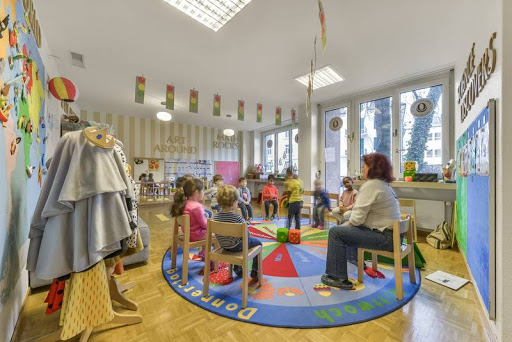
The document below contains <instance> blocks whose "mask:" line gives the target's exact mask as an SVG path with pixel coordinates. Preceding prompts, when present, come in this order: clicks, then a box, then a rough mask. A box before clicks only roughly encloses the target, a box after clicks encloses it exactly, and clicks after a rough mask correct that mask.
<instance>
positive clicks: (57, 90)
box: [48, 77, 78, 102]
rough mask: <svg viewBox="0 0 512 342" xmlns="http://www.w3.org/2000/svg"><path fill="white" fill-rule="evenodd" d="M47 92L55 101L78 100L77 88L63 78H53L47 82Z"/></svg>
mask: <svg viewBox="0 0 512 342" xmlns="http://www.w3.org/2000/svg"><path fill="white" fill-rule="evenodd" d="M48 90H50V93H51V94H52V95H53V97H55V98H56V99H57V100H61V101H65V102H74V101H76V100H77V99H78V88H77V87H76V86H75V85H74V84H73V82H71V81H70V80H68V79H67V78H64V77H55V78H52V79H51V80H50V82H48Z"/></svg>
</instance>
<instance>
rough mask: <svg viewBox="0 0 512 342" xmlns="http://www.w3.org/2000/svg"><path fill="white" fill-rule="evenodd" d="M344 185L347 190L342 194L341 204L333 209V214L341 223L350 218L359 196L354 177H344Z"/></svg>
mask: <svg viewBox="0 0 512 342" xmlns="http://www.w3.org/2000/svg"><path fill="white" fill-rule="evenodd" d="M343 186H344V187H345V190H344V191H343V193H342V194H341V196H340V206H339V208H334V209H333V210H332V215H333V216H334V217H335V218H336V219H337V220H338V221H339V222H341V223H343V222H345V221H348V220H349V219H350V214H351V213H352V208H353V207H354V204H355V203H356V198H357V190H356V189H354V188H353V186H352V178H350V177H345V178H343Z"/></svg>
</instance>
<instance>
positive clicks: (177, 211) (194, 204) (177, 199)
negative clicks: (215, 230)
mask: <svg viewBox="0 0 512 342" xmlns="http://www.w3.org/2000/svg"><path fill="white" fill-rule="evenodd" d="M202 199H203V182H202V181H201V180H199V179H197V178H194V179H186V180H185V182H184V183H183V187H182V188H181V187H180V188H177V189H176V192H175V193H174V203H173V204H172V206H171V215H172V217H178V216H181V215H188V216H190V241H199V240H204V239H205V237H206V224H207V222H206V215H205V211H204V206H203V205H202V204H201V200H202ZM204 253H205V252H204V250H202V251H201V252H200V253H199V256H200V257H201V258H202V259H204Z"/></svg>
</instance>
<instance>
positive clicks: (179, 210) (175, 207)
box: [171, 178, 203, 217]
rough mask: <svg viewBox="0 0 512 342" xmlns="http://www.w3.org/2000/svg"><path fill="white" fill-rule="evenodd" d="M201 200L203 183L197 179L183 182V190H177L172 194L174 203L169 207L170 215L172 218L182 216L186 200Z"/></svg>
mask: <svg viewBox="0 0 512 342" xmlns="http://www.w3.org/2000/svg"><path fill="white" fill-rule="evenodd" d="M202 198H203V182H202V181H201V180H199V179H197V178H194V179H187V180H185V183H183V188H177V190H176V192H175V193H174V203H173V204H172V206H171V215H172V216H173V217H177V216H181V215H183V213H184V211H185V202H186V201H187V200H192V201H200V200H201V199H202Z"/></svg>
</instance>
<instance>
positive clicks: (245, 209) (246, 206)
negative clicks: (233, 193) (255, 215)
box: [238, 177, 252, 221]
mask: <svg viewBox="0 0 512 342" xmlns="http://www.w3.org/2000/svg"><path fill="white" fill-rule="evenodd" d="M238 194H239V197H238V206H239V207H240V209H241V210H242V215H243V216H244V218H245V220H246V221H250V220H251V219H252V206H251V192H250V191H249V188H247V180H246V179H245V177H241V178H240V179H238Z"/></svg>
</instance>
